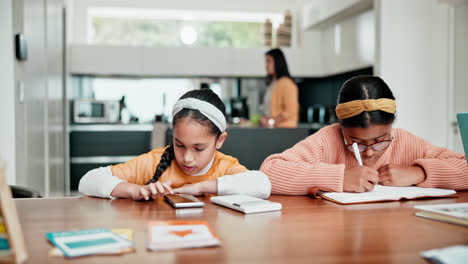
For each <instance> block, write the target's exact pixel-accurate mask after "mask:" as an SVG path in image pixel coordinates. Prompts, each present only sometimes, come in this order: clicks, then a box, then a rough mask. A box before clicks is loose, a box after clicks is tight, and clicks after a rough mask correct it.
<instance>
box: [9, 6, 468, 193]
mask: <svg viewBox="0 0 468 264" xmlns="http://www.w3.org/2000/svg"><path fill="white" fill-rule="evenodd" d="M467 28H468V1H467V0H411V1H407V0H406V1H405V0H290V1H286V0H256V1H248V0H236V1H232V0H222V1H220V0H218V1H215V0H197V1H194V0H172V1H161V0H151V1H150V0H134V1H127V0H3V1H1V3H0V35H1V40H0V120H1V121H2V124H1V129H0V160H6V161H7V163H8V167H7V171H6V172H7V173H6V175H7V182H8V183H10V184H16V185H20V186H25V187H30V188H33V189H36V190H38V191H39V192H41V193H42V194H43V195H44V196H63V195H73V194H74V193H76V189H77V185H78V182H79V179H80V178H81V176H82V175H83V174H84V173H85V172H86V171H87V170H89V169H92V168H96V167H99V166H107V165H109V164H117V163H120V162H125V161H128V160H129V159H131V158H133V157H135V156H137V155H139V154H143V153H145V152H147V151H149V150H151V148H155V147H162V146H164V145H165V144H167V143H168V142H170V140H171V136H172V131H171V125H170V122H171V111H172V106H173V105H174V103H175V102H176V101H177V99H178V98H179V97H180V96H181V95H182V94H184V93H185V92H187V91H189V90H193V89H207V88H209V89H212V90H213V91H214V92H215V93H217V94H218V95H219V96H220V98H221V99H222V100H223V101H224V102H225V104H226V106H227V112H228V115H229V118H228V121H229V123H230V127H229V130H228V132H229V135H230V136H229V140H228V141H227V143H226V144H225V146H224V147H223V149H221V151H223V152H224V153H226V154H230V155H233V156H235V157H237V158H238V159H239V160H240V162H241V163H242V164H244V165H246V166H247V167H248V168H249V169H258V168H259V166H260V164H261V162H262V161H263V159H264V158H266V157H267V156H268V155H270V154H273V153H277V152H281V151H283V150H285V149H287V148H289V147H291V146H292V145H294V144H295V143H296V142H298V141H300V140H302V139H303V138H305V137H307V136H308V135H311V134H313V133H315V132H316V131H317V130H318V129H320V128H322V127H323V126H326V125H329V124H332V123H334V122H336V117H335V115H334V107H335V106H336V98H337V94H338V91H339V89H340V87H341V85H342V84H343V82H344V81H346V80H347V79H349V78H351V77H353V76H357V75H377V76H380V77H382V78H383V79H384V80H385V81H386V82H387V83H388V84H389V86H390V88H391V89H392V90H393V92H394V94H395V96H396V98H397V121H396V124H395V126H396V127H403V128H405V129H407V130H409V131H410V132H412V133H414V134H417V135H418V136H421V137H423V138H424V139H426V140H428V141H430V142H431V143H433V144H435V145H439V146H444V147H448V148H450V149H453V150H455V151H457V152H460V153H462V152H463V149H462V144H461V140H460V137H459V132H458V127H457V123H456V116H455V114H456V113H457V112H468V104H467V102H468V88H467V85H468V77H467V74H466V69H468V46H467V45H466V43H467V42H468V30H467ZM275 47H278V48H281V49H282V51H283V52H284V53H285V56H286V60H287V62H288V65H289V70H290V72H291V75H292V77H293V79H294V81H295V82H296V84H297V85H298V88H299V104H300V108H299V125H298V126H297V128H290V129H285V128H273V129H269V128H262V127H260V126H259V118H260V115H261V112H262V104H263V98H264V94H265V91H266V88H267V85H266V83H265V76H266V71H265V52H266V51H268V50H269V49H271V48H275ZM272 142H274V144H272Z"/></svg>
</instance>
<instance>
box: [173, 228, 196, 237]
mask: <svg viewBox="0 0 468 264" xmlns="http://www.w3.org/2000/svg"><path fill="white" fill-rule="evenodd" d="M169 233H171V234H174V235H176V236H179V237H184V236H186V235H189V234H192V233H193V232H192V230H191V229H189V230H183V231H169Z"/></svg>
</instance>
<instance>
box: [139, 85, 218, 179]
mask: <svg viewBox="0 0 468 264" xmlns="http://www.w3.org/2000/svg"><path fill="white" fill-rule="evenodd" d="M185 98H195V99H198V100H202V101H205V102H208V103H210V104H212V105H214V106H215V107H216V108H218V109H219V110H220V111H221V112H222V113H223V115H224V116H225V117H226V106H225V105H224V103H223V101H222V100H221V99H220V98H219V97H218V95H216V94H215V93H214V92H213V91H212V90H210V89H203V90H192V91H189V92H187V93H185V94H184V95H182V96H181V97H180V98H179V100H182V99H185ZM182 118H191V119H193V120H195V121H197V122H198V123H200V124H202V125H205V126H208V127H209V128H210V133H211V134H213V135H216V139H218V138H219V136H221V134H222V131H221V130H219V128H218V127H217V126H216V125H215V124H214V123H213V122H212V121H211V120H210V119H208V118H207V117H206V116H204V115H203V114H202V113H201V112H200V111H198V110H194V109H187V108H184V109H182V110H181V111H180V112H178V113H177V114H176V115H175V116H174V117H173V120H172V127H173V128H174V127H175V126H176V124H177V121H179V120H180V119H182ZM174 158H175V155H174V143H171V145H169V147H168V148H166V150H165V151H164V153H163V154H162V156H161V161H159V164H158V166H157V167H156V171H155V173H154V176H153V178H152V179H151V180H150V181H148V182H147V183H146V184H150V183H155V182H157V181H158V179H159V177H161V175H162V174H163V172H164V171H165V170H166V169H167V168H168V167H169V166H170V165H171V162H172V160H173V159H174Z"/></svg>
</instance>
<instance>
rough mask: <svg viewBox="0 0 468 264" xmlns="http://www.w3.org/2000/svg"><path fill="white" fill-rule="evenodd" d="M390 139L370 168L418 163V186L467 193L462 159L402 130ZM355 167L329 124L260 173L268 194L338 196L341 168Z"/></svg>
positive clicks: (466, 169)
mask: <svg viewBox="0 0 468 264" xmlns="http://www.w3.org/2000/svg"><path fill="white" fill-rule="evenodd" d="M393 136H394V139H393V141H392V143H391V144H390V146H389V147H388V148H387V149H386V150H385V153H384V154H383V155H382V156H381V157H380V158H379V159H378V160H377V162H376V163H375V164H373V165H372V166H371V168H374V169H378V168H380V167H382V166H384V165H386V164H390V163H391V164H398V165H404V166H411V165H418V166H420V167H422V168H423V169H424V171H425V172H426V180H425V181H424V182H421V183H420V184H418V185H417V186H420V187H436V188H445V189H454V190H464V189H468V166H467V162H466V160H465V156H463V155H461V154H457V153H454V152H452V151H450V150H448V149H446V148H441V147H436V146H433V145H431V144H429V143H428V142H427V141H424V140H423V139H421V138H419V137H417V136H415V135H413V134H411V133H409V132H407V131H405V130H403V129H399V128H396V129H393ZM356 166H358V163H357V161H356V158H355V157H354V154H353V153H352V152H350V151H349V150H347V149H346V147H345V145H344V142H343V136H342V133H341V128H340V125H339V124H334V125H330V126H327V127H324V128H322V129H320V130H319V131H318V132H317V133H315V134H313V135H311V136H309V137H307V138H306V139H304V140H302V141H301V142H299V143H297V144H296V145H295V146H293V147H292V148H290V149H288V150H285V151H284V152H283V153H279V154H274V155H271V156H270V157H268V158H267V159H266V160H265V161H264V162H263V164H262V166H261V168H260V170H261V171H263V172H264V173H265V174H267V175H268V176H269V178H270V181H271V185H272V194H288V195H305V194H307V192H308V189H309V188H310V187H319V188H322V189H326V190H331V191H335V192H342V191H343V176H344V171H345V169H347V168H353V167H356Z"/></svg>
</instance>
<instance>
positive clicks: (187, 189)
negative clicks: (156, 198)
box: [174, 180, 218, 196]
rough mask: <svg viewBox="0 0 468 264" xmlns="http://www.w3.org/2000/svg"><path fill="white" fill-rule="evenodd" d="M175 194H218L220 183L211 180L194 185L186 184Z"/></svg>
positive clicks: (176, 190)
mask: <svg viewBox="0 0 468 264" xmlns="http://www.w3.org/2000/svg"><path fill="white" fill-rule="evenodd" d="M174 192H175V193H185V194H191V195H195V196H200V195H203V194H204V193H211V194H216V193H218V182H217V181H216V180H209V181H203V182H197V183H193V184H185V185H184V186H182V187H180V188H177V189H174Z"/></svg>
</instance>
